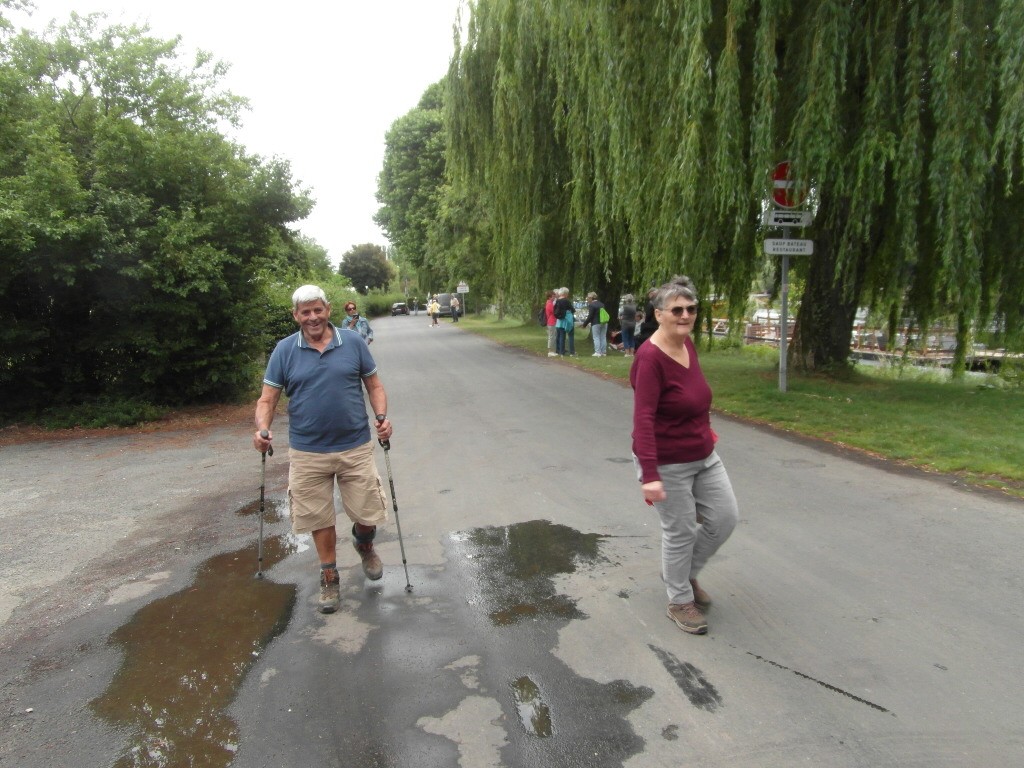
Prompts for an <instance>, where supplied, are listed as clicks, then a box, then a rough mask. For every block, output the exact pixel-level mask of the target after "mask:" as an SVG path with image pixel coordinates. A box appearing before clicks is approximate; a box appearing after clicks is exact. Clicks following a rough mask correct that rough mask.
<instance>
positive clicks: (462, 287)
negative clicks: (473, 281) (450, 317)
mask: <svg viewBox="0 0 1024 768" xmlns="http://www.w3.org/2000/svg"><path fill="white" fill-rule="evenodd" d="M455 291H456V292H457V293H458V294H459V311H460V312H461V313H462V314H466V294H467V293H469V285H468V284H467V283H466V281H465V280H459V285H458V287H456V289H455Z"/></svg>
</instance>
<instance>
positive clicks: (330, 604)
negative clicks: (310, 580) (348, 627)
mask: <svg viewBox="0 0 1024 768" xmlns="http://www.w3.org/2000/svg"><path fill="white" fill-rule="evenodd" d="M340 600H341V587H340V584H339V579H338V569H337V568H321V569H320V600H319V601H317V604H316V608H317V610H318V611H320V613H334V612H335V611H336V610H338V603H339V602H340Z"/></svg>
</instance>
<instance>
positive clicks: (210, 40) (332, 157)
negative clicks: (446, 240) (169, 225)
mask: <svg viewBox="0 0 1024 768" xmlns="http://www.w3.org/2000/svg"><path fill="white" fill-rule="evenodd" d="M34 2H35V5H36V11H35V12H34V13H33V15H32V17H31V18H30V19H26V17H24V16H22V15H21V14H13V13H12V14H10V16H9V18H10V19H11V20H12V21H14V23H15V25H16V26H18V27H23V26H31V27H32V28H35V29H42V28H44V27H45V26H46V24H47V23H48V22H49V21H50V20H52V19H57V20H58V21H61V22H63V21H65V20H66V19H67V18H68V17H69V16H70V15H71V12H72V11H77V12H78V13H80V14H86V13H91V12H93V11H102V12H105V13H107V14H108V16H109V17H110V19H111V21H115V22H123V23H134V22H143V23H148V24H149V25H150V27H151V28H152V31H153V33H154V34H155V35H156V36H158V37H162V38H171V37H174V36H175V35H181V37H182V44H183V46H184V48H185V49H186V50H187V51H188V52H191V51H192V50H194V49H196V48H202V49H204V50H208V51H211V52H212V53H213V54H214V56H215V57H216V58H218V59H221V60H223V61H226V62H228V63H230V64H231V70H230V72H229V74H228V76H227V79H226V80H225V81H224V86H225V88H226V89H227V90H230V91H232V92H234V93H236V94H238V95H240V96H245V97H246V98H248V99H249V100H250V102H251V106H252V109H251V111H249V112H247V113H245V115H244V118H243V121H244V122H243V126H242V129H241V131H239V132H238V133H237V135H235V136H234V138H235V139H237V140H238V141H239V142H240V143H241V144H244V145H245V146H246V147H247V148H248V150H249V151H250V152H252V153H256V154H260V155H264V156H268V157H269V156H273V155H278V156H281V157H284V158H287V159H288V160H289V161H290V162H291V165H292V174H293V176H294V178H296V179H297V180H299V181H300V182H302V183H303V184H304V185H305V186H307V187H310V188H311V189H312V193H313V196H314V198H315V199H316V201H317V205H316V208H315V209H314V211H313V213H312V214H311V215H310V217H309V218H308V219H306V220H304V221H303V222H301V223H300V224H299V229H300V230H301V231H302V232H303V233H304V234H306V235H309V236H310V237H312V238H314V239H315V240H316V241H317V242H319V243H320V244H321V245H322V246H324V247H325V248H326V249H327V250H328V252H329V254H330V257H331V260H332V262H334V263H335V264H337V263H338V262H339V261H340V260H341V255H342V254H343V253H344V252H345V251H347V250H349V248H351V247H352V246H353V245H355V244H358V243H376V244H379V245H386V244H387V239H386V238H385V237H384V234H383V233H382V232H381V231H380V229H379V228H378V227H377V225H376V224H374V223H373V214H374V213H375V212H376V211H377V201H376V199H375V197H374V194H375V192H376V189H377V174H378V173H380V169H381V163H382V162H383V156H384V134H385V133H386V132H387V130H388V128H389V127H390V126H391V123H392V122H394V120H395V119H396V118H398V117H401V116H402V115H404V114H405V113H406V112H408V111H409V110H410V109H412V108H413V107H415V106H416V103H417V102H418V101H419V98H420V96H421V95H422V94H423V91H424V90H425V89H426V87H427V86H428V85H430V84H431V83H433V82H436V81H437V80H440V79H441V78H442V77H443V76H444V74H445V72H446V71H447V69H448V62H449V60H450V59H451V55H452V52H453V50H454V45H453V38H452V27H453V24H454V23H455V20H456V15H457V13H458V10H459V7H460V5H461V4H462V0H333V1H331V0H290V1H286V2H280V0H278V1H277V2H266V0H257V1H256V2H246V3H243V2H238V1H237V0H120V2H118V0H34ZM463 13H464V15H465V14H467V13H468V12H467V11H464V12H463Z"/></svg>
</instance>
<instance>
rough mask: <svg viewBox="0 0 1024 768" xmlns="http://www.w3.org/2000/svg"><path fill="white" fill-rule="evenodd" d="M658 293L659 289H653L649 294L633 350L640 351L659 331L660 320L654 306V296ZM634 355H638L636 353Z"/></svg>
mask: <svg viewBox="0 0 1024 768" xmlns="http://www.w3.org/2000/svg"><path fill="white" fill-rule="evenodd" d="M657 292H658V289H657V288H655V287H653V286H652V287H651V290H649V291H648V292H647V304H645V305H644V311H643V312H642V313H641V314H642V319H641V321H640V324H639V325H638V326H637V331H636V339H635V340H634V342H635V343H634V345H633V349H634V350H638V349H640V345H641V344H643V343H644V342H645V341H647V340H648V339H649V338H651V334H652V333H654V332H655V331H656V330H658V319H657V318H656V317H655V316H654V304H653V303H652V300H653V298H654V294H656V293H657ZM634 354H636V353H635V352H634Z"/></svg>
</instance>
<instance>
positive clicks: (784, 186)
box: [772, 160, 807, 208]
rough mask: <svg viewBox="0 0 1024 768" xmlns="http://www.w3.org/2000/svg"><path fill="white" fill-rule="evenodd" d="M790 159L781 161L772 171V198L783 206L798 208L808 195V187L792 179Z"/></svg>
mask: <svg viewBox="0 0 1024 768" xmlns="http://www.w3.org/2000/svg"><path fill="white" fill-rule="evenodd" d="M791 170H792V169H791V167H790V164H789V161H788V160H787V161H785V162H783V163H779V164H778V165H776V166H775V171H774V172H773V173H772V200H774V201H775V204H776V205H781V206H782V207H783V208H796V207H797V206H798V205H801V204H803V202H804V198H805V197H807V187H806V185H804V184H803V183H802V182H800V181H799V180H797V179H791V178H790V176H789V174H790V171H791Z"/></svg>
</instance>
